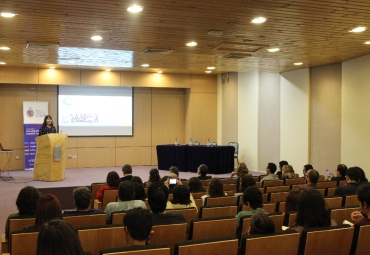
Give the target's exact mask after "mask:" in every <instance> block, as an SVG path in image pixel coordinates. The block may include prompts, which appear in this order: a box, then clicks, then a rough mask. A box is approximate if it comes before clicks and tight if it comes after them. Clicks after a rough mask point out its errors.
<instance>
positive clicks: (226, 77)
mask: <svg viewBox="0 0 370 255" xmlns="http://www.w3.org/2000/svg"><path fill="white" fill-rule="evenodd" d="M225 82H227V83H229V73H223V74H221V83H222V84H224V83H225Z"/></svg>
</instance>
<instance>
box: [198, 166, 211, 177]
mask: <svg viewBox="0 0 370 255" xmlns="http://www.w3.org/2000/svg"><path fill="white" fill-rule="evenodd" d="M207 174H208V166H206V165H205V164H201V165H200V166H199V167H198V179H199V180H209V179H212V176H209V175H207Z"/></svg>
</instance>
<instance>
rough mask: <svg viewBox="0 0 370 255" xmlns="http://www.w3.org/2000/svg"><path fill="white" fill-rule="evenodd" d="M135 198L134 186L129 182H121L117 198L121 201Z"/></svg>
mask: <svg viewBox="0 0 370 255" xmlns="http://www.w3.org/2000/svg"><path fill="white" fill-rule="evenodd" d="M134 196H135V187H134V184H133V183H132V182H130V181H123V182H121V183H120V185H119V187H118V197H119V199H120V200H121V201H130V200H133V199H134Z"/></svg>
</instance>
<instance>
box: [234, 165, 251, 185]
mask: <svg viewBox="0 0 370 255" xmlns="http://www.w3.org/2000/svg"><path fill="white" fill-rule="evenodd" d="M235 175H236V192H241V191H240V190H239V187H240V178H241V177H243V176H246V175H250V176H252V174H251V173H250V172H249V169H248V167H247V165H246V164H245V163H244V162H240V164H239V166H238V167H237V168H236V171H234V172H232V173H231V176H230V178H232V177H233V176H235Z"/></svg>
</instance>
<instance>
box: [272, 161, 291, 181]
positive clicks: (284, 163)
mask: <svg viewBox="0 0 370 255" xmlns="http://www.w3.org/2000/svg"><path fill="white" fill-rule="evenodd" d="M285 165H289V163H288V161H286V160H282V161H280V162H279V171H278V172H275V175H276V176H277V177H278V178H279V179H280V178H281V176H282V174H283V172H282V171H283V166H285Z"/></svg>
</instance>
